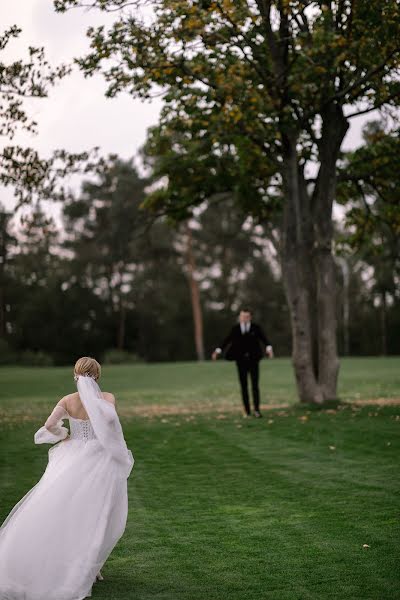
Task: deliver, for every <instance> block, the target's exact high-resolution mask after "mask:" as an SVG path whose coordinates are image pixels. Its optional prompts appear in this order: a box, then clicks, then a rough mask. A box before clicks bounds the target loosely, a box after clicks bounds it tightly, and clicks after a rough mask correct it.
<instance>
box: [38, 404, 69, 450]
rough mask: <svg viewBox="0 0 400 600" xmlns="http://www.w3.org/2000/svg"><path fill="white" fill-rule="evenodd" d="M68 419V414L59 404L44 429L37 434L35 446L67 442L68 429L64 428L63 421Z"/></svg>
mask: <svg viewBox="0 0 400 600" xmlns="http://www.w3.org/2000/svg"><path fill="white" fill-rule="evenodd" d="M67 418H68V413H67V411H66V410H65V408H64V407H63V406H61V405H60V404H57V406H56V407H55V408H54V410H53V412H52V413H51V415H50V416H49V418H48V419H47V421H46V423H45V424H44V426H43V427H41V428H40V429H39V430H38V431H37V432H36V433H35V437H34V440H35V444H55V443H56V442H60V441H61V440H65V438H66V437H67V435H68V429H67V428H66V427H63V424H62V422H63V419H67Z"/></svg>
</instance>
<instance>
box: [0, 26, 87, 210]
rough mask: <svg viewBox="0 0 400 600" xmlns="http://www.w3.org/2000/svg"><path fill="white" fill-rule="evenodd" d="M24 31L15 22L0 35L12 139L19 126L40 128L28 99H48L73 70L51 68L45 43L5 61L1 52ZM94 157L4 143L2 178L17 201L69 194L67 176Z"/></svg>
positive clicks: (0, 111)
mask: <svg viewBox="0 0 400 600" xmlns="http://www.w3.org/2000/svg"><path fill="white" fill-rule="evenodd" d="M21 31H22V30H21V29H19V28H18V27H17V26H16V25H13V26H11V27H9V28H8V29H7V30H5V31H4V32H3V33H2V34H0V136H3V137H5V138H7V140H8V141H12V139H13V137H14V136H15V134H16V133H17V132H18V131H20V130H22V131H26V132H28V133H31V134H35V133H37V123H36V122H35V121H34V120H33V119H32V118H31V117H30V115H29V114H28V112H27V110H26V106H25V101H26V99H29V98H46V97H47V96H48V94H49V90H50V89H51V87H52V86H54V85H56V84H57V82H58V81H60V80H61V79H62V78H64V77H66V76H67V75H68V74H69V73H70V70H71V68H70V67H69V66H66V65H61V66H59V67H55V68H54V67H52V66H51V65H50V64H49V63H48V61H47V60H46V58H45V53H44V48H34V47H29V48H28V51H27V54H28V57H27V59H26V60H22V59H21V60H15V61H13V62H7V61H6V60H3V59H2V53H4V52H7V50H8V45H9V44H10V43H11V42H12V41H13V40H14V39H15V38H18V37H19V35H20V33H21ZM94 156H95V151H91V152H81V153H75V154H72V153H68V152H66V151H65V150H56V151H54V152H53V154H52V156H50V157H49V158H43V157H41V156H40V155H39V154H38V152H37V151H36V150H34V149H32V148H29V147H21V146H15V145H5V146H3V148H2V150H1V152H0V183H1V184H2V185H3V186H11V187H12V188H13V191H14V195H15V197H16V199H17V202H18V204H26V203H33V202H34V201H37V200H40V199H45V200H56V199H64V198H65V197H66V196H68V190H67V189H66V188H65V182H64V180H65V178H66V177H67V176H70V175H72V174H73V173H78V172H81V171H86V172H87V171H90V170H91V168H92V163H91V161H92V160H93V159H94Z"/></svg>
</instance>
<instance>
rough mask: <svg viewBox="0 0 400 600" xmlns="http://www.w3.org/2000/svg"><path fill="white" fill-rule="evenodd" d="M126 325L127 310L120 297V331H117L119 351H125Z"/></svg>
mask: <svg viewBox="0 0 400 600" xmlns="http://www.w3.org/2000/svg"><path fill="white" fill-rule="evenodd" d="M125 324H126V308H125V304H124V302H123V300H122V298H121V297H120V302H119V311H118V330H117V349H118V350H124V347H125Z"/></svg>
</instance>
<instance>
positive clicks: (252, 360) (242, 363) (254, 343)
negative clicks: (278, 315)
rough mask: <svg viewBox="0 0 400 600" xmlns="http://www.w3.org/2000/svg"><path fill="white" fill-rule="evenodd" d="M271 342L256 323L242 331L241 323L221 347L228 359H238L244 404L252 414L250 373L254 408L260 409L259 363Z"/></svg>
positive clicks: (233, 329) (233, 328) (234, 328)
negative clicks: (249, 388)
mask: <svg viewBox="0 0 400 600" xmlns="http://www.w3.org/2000/svg"><path fill="white" fill-rule="evenodd" d="M269 345H270V342H269V340H268V338H267V336H266V335H265V334H264V332H263V330H262V329H261V327H260V326H259V325H257V324H256V323H251V324H250V330H249V331H248V332H247V333H242V330H241V327H240V323H238V324H237V325H235V326H234V327H232V329H231V331H230V333H229V335H228V336H227V337H226V338H225V339H224V341H223V342H222V344H221V346H220V348H221V350H222V352H223V353H224V356H225V358H226V359H227V360H234V361H236V365H237V369H238V375H239V381H240V387H241V390H242V400H243V406H244V409H245V411H246V413H247V414H250V402H249V390H248V384H247V379H248V374H249V373H250V377H251V384H252V390H253V402H254V410H255V411H258V410H259V409H260V390H259V386H258V379H259V368H258V363H259V361H260V360H261V358H262V357H263V356H264V355H265V349H266V346H269Z"/></svg>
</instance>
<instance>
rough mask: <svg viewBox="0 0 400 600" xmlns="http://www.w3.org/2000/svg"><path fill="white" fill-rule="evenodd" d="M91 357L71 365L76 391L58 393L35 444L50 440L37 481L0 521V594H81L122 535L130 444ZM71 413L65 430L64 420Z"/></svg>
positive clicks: (44, 599) (54, 599) (1, 599)
mask: <svg viewBox="0 0 400 600" xmlns="http://www.w3.org/2000/svg"><path fill="white" fill-rule="evenodd" d="M100 371H101V367H100V365H99V363H98V362H97V361H96V360H95V359H94V358H89V357H86V356H85V357H83V358H80V359H79V360H78V361H77V363H76V364H75V369H74V376H75V380H76V382H77V388H78V392H77V393H73V394H69V395H68V396H65V397H64V398H62V400H60V402H59V403H58V404H57V406H56V407H55V408H54V410H53V412H52V413H51V415H50V416H49V418H48V419H47V421H46V423H45V425H44V427H41V428H40V429H39V431H37V432H36V434H35V443H36V444H43V443H48V444H54V443H55V442H60V443H58V444H57V445H56V446H54V447H53V448H51V449H50V450H49V462H48V465H47V468H46V470H45V472H44V474H43V476H42V478H41V479H40V481H39V482H38V483H37V484H36V485H35V486H34V487H33V488H32V489H31V490H30V491H29V492H28V493H27V494H26V495H25V496H24V498H22V500H20V502H19V503H18V504H17V505H16V506H15V507H14V508H13V510H12V511H11V513H10V514H9V515H8V517H7V519H6V520H5V522H4V523H3V525H2V527H1V528H0V600H82V599H83V598H86V597H88V596H90V595H91V590H92V585H93V583H94V582H95V581H96V579H102V576H101V573H100V569H101V567H102V566H103V564H104V563H105V561H106V560H107V557H108V556H109V554H110V553H111V551H112V549H113V548H114V546H115V544H116V543H117V541H118V540H119V538H120V537H121V536H122V534H123V532H124V530H125V525H126V519H127V513H128V495H127V478H128V476H129V474H130V472H131V469H132V467H133V463H134V459H133V456H132V453H131V452H130V450H128V448H127V446H126V443H125V440H124V436H123V432H122V428H121V425H120V422H119V419H118V415H117V413H116V410H115V399H114V396H113V395H112V394H109V393H106V392H101V391H100V388H99V386H98V385H97V383H96V382H97V380H98V378H99V377H100ZM63 419H69V427H70V431H69V433H68V430H67V429H66V428H65V427H63V424H62V421H63Z"/></svg>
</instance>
